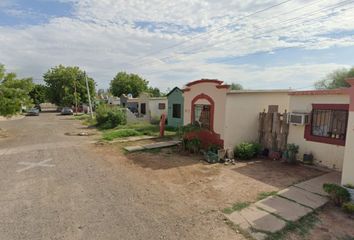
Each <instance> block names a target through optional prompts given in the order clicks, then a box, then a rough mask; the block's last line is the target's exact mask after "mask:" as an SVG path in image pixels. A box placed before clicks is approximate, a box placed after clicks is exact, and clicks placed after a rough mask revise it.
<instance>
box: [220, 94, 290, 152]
mask: <svg viewBox="0 0 354 240" xmlns="http://www.w3.org/2000/svg"><path fill="white" fill-rule="evenodd" d="M269 105H278V106H279V112H281V113H282V112H284V111H285V110H288V109H289V95H288V92H287V91H279V92H277V91H274V92H270V91H269V92H266V91H258V92H257V91H236V92H230V93H228V94H227V98H226V109H225V111H226V115H224V116H225V134H224V142H225V144H224V146H225V148H229V149H233V148H234V147H235V146H236V145H237V144H240V143H241V142H244V141H257V139H258V127H259V122H258V117H259V113H260V112H263V110H266V111H267V109H268V106H269Z"/></svg>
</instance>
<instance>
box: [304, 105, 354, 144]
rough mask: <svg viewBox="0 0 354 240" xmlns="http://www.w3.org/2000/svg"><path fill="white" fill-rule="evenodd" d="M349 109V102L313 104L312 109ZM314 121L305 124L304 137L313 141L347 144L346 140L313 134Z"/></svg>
mask: <svg viewBox="0 0 354 240" xmlns="http://www.w3.org/2000/svg"><path fill="white" fill-rule="evenodd" d="M314 109H321V110H347V111H348V110H349V104H312V110H314ZM311 133H312V123H310V124H308V125H306V126H305V134H304V138H305V139H306V140H307V141H311V142H320V143H327V144H332V145H339V146H345V140H342V139H333V138H327V137H320V136H313V135H312V134H311Z"/></svg>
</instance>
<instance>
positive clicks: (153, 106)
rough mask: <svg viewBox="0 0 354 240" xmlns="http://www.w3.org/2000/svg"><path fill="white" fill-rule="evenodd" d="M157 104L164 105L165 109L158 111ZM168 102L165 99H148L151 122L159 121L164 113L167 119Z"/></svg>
mask: <svg viewBox="0 0 354 240" xmlns="http://www.w3.org/2000/svg"><path fill="white" fill-rule="evenodd" d="M159 103H164V104H165V109H159ZM167 110H168V101H167V98H157V99H154V98H150V99H149V111H150V117H151V120H160V117H161V115H162V114H163V113H164V114H166V117H167Z"/></svg>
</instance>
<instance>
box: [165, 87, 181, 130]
mask: <svg viewBox="0 0 354 240" xmlns="http://www.w3.org/2000/svg"><path fill="white" fill-rule="evenodd" d="M183 101H184V100H183V92H182V91H181V90H179V89H178V88H176V89H175V90H174V91H173V92H171V93H170V94H169V95H168V113H167V114H168V116H167V119H168V126H172V127H180V126H183V112H184V102H183ZM174 104H180V105H181V118H174V117H173V105H174Z"/></svg>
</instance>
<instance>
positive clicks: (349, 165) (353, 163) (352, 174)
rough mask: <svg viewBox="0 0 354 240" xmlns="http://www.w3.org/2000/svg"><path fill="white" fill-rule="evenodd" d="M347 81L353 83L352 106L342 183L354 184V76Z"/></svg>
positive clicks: (350, 108) (350, 94)
mask: <svg viewBox="0 0 354 240" xmlns="http://www.w3.org/2000/svg"><path fill="white" fill-rule="evenodd" d="M347 82H348V83H349V84H350V85H351V87H350V88H349V89H348V93H349V96H350V106H349V119H348V128H347V137H346V142H345V154H344V162H343V172H342V184H348V183H350V184H354V78H350V79H348V80H347Z"/></svg>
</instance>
